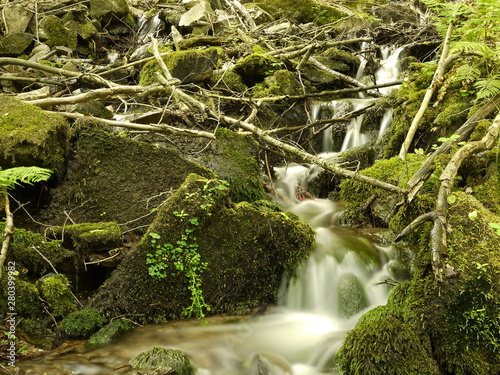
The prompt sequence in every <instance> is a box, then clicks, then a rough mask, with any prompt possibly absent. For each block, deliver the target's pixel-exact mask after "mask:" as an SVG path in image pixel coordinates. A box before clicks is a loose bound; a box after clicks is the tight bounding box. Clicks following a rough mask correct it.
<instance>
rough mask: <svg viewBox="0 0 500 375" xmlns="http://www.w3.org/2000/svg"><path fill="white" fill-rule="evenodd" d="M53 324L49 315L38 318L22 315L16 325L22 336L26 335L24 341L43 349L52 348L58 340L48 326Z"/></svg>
mask: <svg viewBox="0 0 500 375" xmlns="http://www.w3.org/2000/svg"><path fill="white" fill-rule="evenodd" d="M49 319H50V320H49ZM53 324H54V321H53V320H52V318H49V317H45V318H40V319H30V318H25V317H23V319H22V320H21V321H20V322H19V325H18V326H17V327H18V329H19V330H20V332H22V336H23V337H26V341H28V342H29V343H30V344H33V345H36V346H37V347H38V348H42V349H44V350H52V349H54V348H55V346H56V344H57V341H58V337H57V335H56V333H55V332H54V331H52V330H51V329H50V328H49V327H51V326H52V325H53Z"/></svg>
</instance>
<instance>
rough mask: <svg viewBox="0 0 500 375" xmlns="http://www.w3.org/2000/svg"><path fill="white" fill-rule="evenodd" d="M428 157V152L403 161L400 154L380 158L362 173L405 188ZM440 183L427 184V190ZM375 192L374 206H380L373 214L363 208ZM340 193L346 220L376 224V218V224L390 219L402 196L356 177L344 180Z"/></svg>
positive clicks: (381, 223) (410, 156)
mask: <svg viewBox="0 0 500 375" xmlns="http://www.w3.org/2000/svg"><path fill="white" fill-rule="evenodd" d="M424 158H425V157H424V156H420V155H416V154H408V156H407V159H406V161H402V160H401V159H400V158H399V157H393V158H391V159H388V160H378V161H377V162H375V164H374V165H373V166H372V167H370V168H367V169H364V170H362V171H360V173H361V174H363V175H366V176H369V177H373V178H376V179H378V180H380V181H384V182H388V183H391V184H394V185H396V186H399V187H402V188H404V187H405V185H406V183H407V181H408V180H409V179H410V177H411V176H413V174H414V173H415V172H416V171H417V169H418V168H419V167H420V165H421V163H422V161H423V160H424ZM436 184H437V182H436V181H435V180H433V181H431V182H429V184H428V185H426V186H425V189H424V192H425V191H429V190H431V191H432V190H433V189H434V188H435V187H436V186H437V185H436ZM374 194H377V201H376V204H377V205H376V206H375V208H374V210H379V212H376V211H375V212H372V215H369V214H368V213H366V212H363V210H362V208H363V206H364V205H365V204H366V202H367V201H368V200H369V199H370V198H371V197H372V196H373V195H374ZM339 197H340V200H341V201H342V202H344V203H345V205H346V208H345V211H344V213H343V214H342V222H344V223H350V224H368V225H373V224H374V222H373V220H375V225H383V226H385V225H387V224H384V222H387V221H388V220H389V219H390V218H391V216H392V215H393V214H394V213H393V212H391V211H390V210H391V207H392V208H394V207H395V206H396V203H397V202H398V199H399V198H398V197H395V196H394V194H393V193H388V192H386V191H383V190H382V189H379V188H376V187H373V186H372V185H369V184H366V183H363V182H359V181H355V180H352V179H344V180H342V182H341V183H340V194H339ZM387 210H389V211H387Z"/></svg>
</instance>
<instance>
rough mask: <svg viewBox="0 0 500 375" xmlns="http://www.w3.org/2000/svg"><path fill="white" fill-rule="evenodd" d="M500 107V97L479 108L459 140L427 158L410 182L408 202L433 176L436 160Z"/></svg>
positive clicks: (440, 148)
mask: <svg viewBox="0 0 500 375" xmlns="http://www.w3.org/2000/svg"><path fill="white" fill-rule="evenodd" d="M499 106H500V95H497V96H495V97H494V98H493V99H491V101H489V102H487V103H486V104H484V105H483V106H482V107H481V108H479V109H478V110H477V111H476V112H475V113H474V114H473V115H472V116H471V117H470V118H469V119H468V120H467V121H466V122H465V123H464V124H463V125H462V126H461V127H460V128H459V129H458V130H457V131H456V132H455V134H457V135H459V136H460V137H459V138H456V139H450V140H448V141H446V142H444V143H443V144H442V145H441V146H440V147H439V148H438V149H437V150H436V151H434V152H433V153H432V154H431V155H429V156H428V157H427V159H426V160H425V161H424V163H423V164H422V165H421V166H420V168H419V169H418V171H417V172H415V174H414V175H413V176H412V178H411V179H410V180H409V181H408V196H407V201H408V202H411V201H412V200H413V198H415V196H416V195H417V194H418V192H419V191H420V188H421V187H422V186H423V185H424V183H425V181H427V179H428V178H429V177H430V175H431V174H432V165H433V163H434V159H435V158H436V157H437V156H438V155H440V154H442V153H447V152H448V151H449V150H450V148H451V146H452V145H454V144H456V143H459V142H463V141H465V140H467V137H468V136H469V134H470V133H471V132H472V131H473V130H474V128H475V127H476V125H477V124H478V123H479V121H481V120H483V119H484V118H486V117H488V116H489V115H491V114H492V113H494V112H495V111H498V107H499Z"/></svg>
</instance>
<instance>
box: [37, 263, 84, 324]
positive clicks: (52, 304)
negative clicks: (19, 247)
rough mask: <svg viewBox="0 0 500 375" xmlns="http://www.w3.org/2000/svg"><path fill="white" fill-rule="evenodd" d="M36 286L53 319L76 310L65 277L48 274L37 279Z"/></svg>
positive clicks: (69, 286)
mask: <svg viewBox="0 0 500 375" xmlns="http://www.w3.org/2000/svg"><path fill="white" fill-rule="evenodd" d="M36 285H37V288H38V290H39V292H40V296H41V297H42V298H43V300H44V301H45V303H47V306H48V308H49V310H50V312H51V313H52V315H54V316H55V317H62V316H65V315H68V314H70V313H72V312H75V311H76V310H77V308H76V304H75V300H74V298H73V294H72V293H71V285H70V283H69V281H68V279H67V278H66V276H64V275H62V274H54V273H50V274H47V275H45V276H43V277H42V278H41V279H39V280H38V281H37V283H36Z"/></svg>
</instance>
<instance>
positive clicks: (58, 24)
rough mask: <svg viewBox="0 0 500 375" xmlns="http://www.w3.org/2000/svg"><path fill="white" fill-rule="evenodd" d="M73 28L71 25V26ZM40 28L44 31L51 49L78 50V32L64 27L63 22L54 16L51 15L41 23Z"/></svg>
mask: <svg viewBox="0 0 500 375" xmlns="http://www.w3.org/2000/svg"><path fill="white" fill-rule="evenodd" d="M69 26H71V25H69ZM40 28H41V29H42V30H43V32H44V34H45V36H46V37H47V41H46V42H45V43H46V44H47V45H48V46H49V47H55V46H68V47H69V48H71V49H75V48H76V44H77V30H76V29H73V28H71V29H70V28H68V27H66V26H65V25H63V23H62V21H61V20H60V19H59V18H58V17H56V16H53V15H49V16H47V17H45V18H44V19H43V21H42V22H40Z"/></svg>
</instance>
